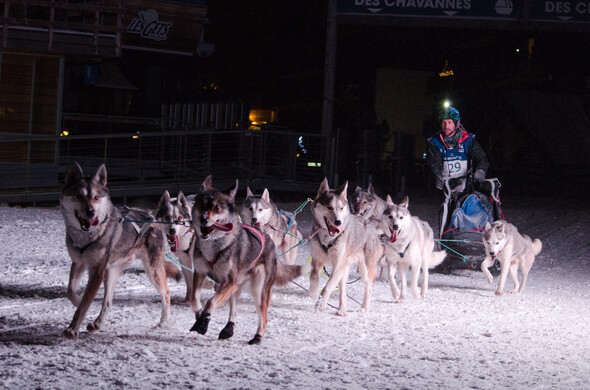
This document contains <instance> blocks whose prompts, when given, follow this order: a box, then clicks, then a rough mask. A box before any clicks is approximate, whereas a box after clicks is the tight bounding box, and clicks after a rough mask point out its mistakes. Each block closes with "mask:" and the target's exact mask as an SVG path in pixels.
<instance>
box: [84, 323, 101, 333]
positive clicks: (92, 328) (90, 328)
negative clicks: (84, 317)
mask: <svg viewBox="0 0 590 390" xmlns="http://www.w3.org/2000/svg"><path fill="white" fill-rule="evenodd" d="M86 329H88V331H89V332H91V333H92V332H96V331H98V330H100V325H99V324H98V323H96V322H89V323H88V325H86Z"/></svg>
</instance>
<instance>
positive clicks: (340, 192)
mask: <svg viewBox="0 0 590 390" xmlns="http://www.w3.org/2000/svg"><path fill="white" fill-rule="evenodd" d="M347 190H348V180H346V183H344V184H343V185H341V186H340V188H338V189H337V190H336V193H337V194H338V195H340V196H342V197H343V198H344V199H347Z"/></svg>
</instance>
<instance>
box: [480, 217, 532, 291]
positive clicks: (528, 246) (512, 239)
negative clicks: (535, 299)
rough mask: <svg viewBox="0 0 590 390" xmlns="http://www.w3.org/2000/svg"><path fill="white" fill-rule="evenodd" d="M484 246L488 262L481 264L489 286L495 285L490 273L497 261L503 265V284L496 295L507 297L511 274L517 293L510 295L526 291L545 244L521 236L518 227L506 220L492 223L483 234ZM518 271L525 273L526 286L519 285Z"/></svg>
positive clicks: (524, 284)
mask: <svg viewBox="0 0 590 390" xmlns="http://www.w3.org/2000/svg"><path fill="white" fill-rule="evenodd" d="M482 238H483V244H484V247H485V251H486V258H485V259H484V261H483V262H482V263H481V270H482V271H483V273H484V275H485V277H486V279H487V280H488V283H490V284H491V283H492V281H493V279H494V278H493V276H492V274H491V272H490V271H489V270H488V268H489V267H491V266H492V265H493V264H494V262H495V261H496V260H498V261H499V262H500V269H501V271H500V283H498V289H497V290H496V295H498V296H500V295H502V293H503V290H504V285H505V284H506V278H507V276H508V272H510V277H512V280H513V281H514V289H513V290H512V291H510V294H515V293H517V292H519V293H521V292H523V291H524V289H525V288H526V282H527V277H528V275H529V271H530V270H531V268H532V266H533V263H534V261H535V256H537V255H538V254H539V253H540V252H541V249H543V244H542V243H541V240H539V239H538V238H537V239H535V240H531V238H530V237H529V236H527V235H526V234H520V233H519V232H518V229H517V228H516V226H514V225H512V224H511V223H508V222H506V221H504V220H499V221H494V222H493V223H492V224H490V223H489V222H488V223H487V224H486V226H485V230H484V232H483V237H482ZM518 268H520V272H521V273H522V282H521V283H519V282H518Z"/></svg>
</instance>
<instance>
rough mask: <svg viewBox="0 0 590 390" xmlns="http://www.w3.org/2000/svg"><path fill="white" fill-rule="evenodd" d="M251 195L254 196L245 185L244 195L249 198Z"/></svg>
mask: <svg viewBox="0 0 590 390" xmlns="http://www.w3.org/2000/svg"><path fill="white" fill-rule="evenodd" d="M251 196H254V193H253V192H252V190H251V189H250V186H248V187H246V197H247V198H249V197H251Z"/></svg>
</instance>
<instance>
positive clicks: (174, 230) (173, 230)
mask: <svg viewBox="0 0 590 390" xmlns="http://www.w3.org/2000/svg"><path fill="white" fill-rule="evenodd" d="M168 232H169V233H170V235H171V236H174V235H176V228H175V227H171V228H170V230H169V231H168Z"/></svg>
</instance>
